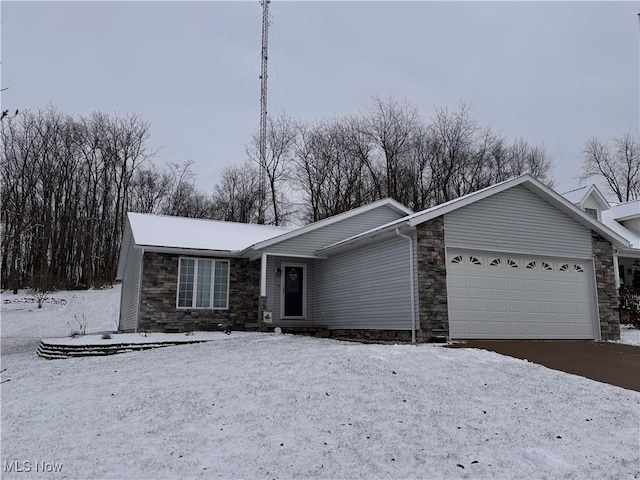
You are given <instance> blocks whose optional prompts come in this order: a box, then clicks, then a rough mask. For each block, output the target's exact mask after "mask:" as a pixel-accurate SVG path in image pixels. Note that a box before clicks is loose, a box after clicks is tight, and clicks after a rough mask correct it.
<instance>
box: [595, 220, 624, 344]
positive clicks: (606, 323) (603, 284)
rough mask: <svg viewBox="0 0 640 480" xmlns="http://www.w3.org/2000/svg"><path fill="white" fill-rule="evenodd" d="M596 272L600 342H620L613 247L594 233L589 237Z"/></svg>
mask: <svg viewBox="0 0 640 480" xmlns="http://www.w3.org/2000/svg"><path fill="white" fill-rule="evenodd" d="M591 244H592V246H593V261H594V266H595V271H596V285H597V289H598V292H597V295H598V310H599V311H598V314H599V317H600V334H601V335H602V340H620V316H619V310H618V291H617V289H616V278H615V272H614V269H613V245H611V242H609V241H608V240H605V239H604V238H602V237H601V236H600V235H598V234H597V233H596V232H593V233H592V235H591Z"/></svg>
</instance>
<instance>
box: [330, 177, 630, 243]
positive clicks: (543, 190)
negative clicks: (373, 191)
mask: <svg viewBox="0 0 640 480" xmlns="http://www.w3.org/2000/svg"><path fill="white" fill-rule="evenodd" d="M517 185H523V186H524V187H526V188H528V189H529V190H531V191H532V192H533V193H535V194H536V195H538V196H539V197H541V198H542V199H543V200H546V201H547V202H548V203H550V204H551V205H553V206H554V207H556V208H558V209H559V210H560V211H562V212H564V213H566V214H568V215H569V216H570V217H572V218H573V219H574V220H576V221H577V222H578V223H580V224H582V225H583V226H585V227H587V228H589V229H591V230H593V231H595V232H598V233H599V234H600V235H602V236H603V237H605V238H607V239H608V240H610V241H612V242H613V243H615V244H617V245H620V246H625V247H626V246H628V245H629V241H628V240H627V239H626V238H624V237H622V236H621V235H619V234H618V233H616V232H614V231H613V230H611V229H610V228H608V227H607V226H605V225H603V224H601V223H600V222H598V221H597V220H594V219H593V218H592V217H590V216H589V215H587V214H586V213H585V212H583V211H582V210H580V209H579V208H578V207H576V206H575V205H574V204H573V203H571V202H570V201H569V200H567V199H566V198H564V197H563V196H561V195H560V194H559V193H556V192H555V191H554V190H552V189H550V188H549V187H547V186H546V185H544V184H543V183H541V182H540V181H539V180H536V179H535V178H533V177H532V176H531V175H528V174H527V175H523V176H521V177H517V178H512V179H510V180H506V181H503V182H500V183H497V184H495V185H491V186H489V187H486V188H483V189H481V190H478V191H476V192H472V193H470V194H468V195H465V196H462V197H459V198H456V199H454V200H450V201H448V202H445V203H442V204H440V205H436V206H435V207H431V208H428V209H426V210H422V211H420V212H417V213H414V214H412V215H408V216H406V217H404V218H401V219H399V220H396V221H394V222H390V223H388V224H386V225H382V226H380V227H377V228H374V229H372V230H369V231H367V232H364V233H362V234H359V235H355V236H353V237H351V238H347V239H345V240H342V241H340V242H336V243H334V244H332V245H329V246H327V247H325V248H323V249H320V250H319V251H318V253H319V254H326V253H328V252H330V251H333V250H337V249H339V248H342V247H344V246H346V245H352V244H355V243H357V242H358V241H360V240H361V239H364V238H366V237H370V236H374V235H377V234H379V233H381V232H383V231H388V230H393V229H395V228H402V227H405V226H408V227H415V226H416V225H418V224H420V223H424V222H426V221H429V220H431V219H433V218H436V217H440V216H442V215H445V214H447V213H450V212H453V211H455V210H457V209H460V208H464V207H465V206H467V205H471V204H473V203H475V202H478V201H480V200H482V199H484V198H488V197H490V196H492V195H495V194H497V193H500V192H503V191H505V190H508V189H510V188H513V187H515V186H517Z"/></svg>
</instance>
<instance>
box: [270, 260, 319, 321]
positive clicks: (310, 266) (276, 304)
mask: <svg viewBox="0 0 640 480" xmlns="http://www.w3.org/2000/svg"><path fill="white" fill-rule="evenodd" d="M283 263H297V264H304V265H306V274H307V298H306V302H307V317H306V318H305V319H304V320H303V319H285V320H280V313H281V307H282V295H281V293H282V292H281V288H282V286H281V279H280V277H279V276H278V275H277V274H276V269H277V268H282V264H283ZM314 264H315V261H314V260H309V259H305V258H291V257H289V258H288V257H272V256H268V257H267V292H266V293H267V307H266V310H267V311H270V312H271V313H272V314H273V321H274V322H278V323H280V324H286V323H287V322H289V323H295V324H300V323H303V322H304V321H308V322H311V320H312V307H313V295H314V291H313V288H314V279H313V272H314Z"/></svg>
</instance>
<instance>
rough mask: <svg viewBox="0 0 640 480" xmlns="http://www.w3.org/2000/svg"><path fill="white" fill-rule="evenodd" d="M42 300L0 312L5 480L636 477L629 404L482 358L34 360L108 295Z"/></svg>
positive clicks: (293, 348) (273, 354)
mask: <svg viewBox="0 0 640 480" xmlns="http://www.w3.org/2000/svg"><path fill="white" fill-rule="evenodd" d="M12 298H13V296H11V295H6V296H4V295H3V300H5V299H8V300H11V299H12ZM56 298H57V299H65V300H67V302H66V304H65V305H62V302H59V303H49V304H47V305H46V306H45V309H44V310H38V309H36V308H35V306H34V305H29V304H23V303H10V304H3V305H2V325H1V333H2V357H1V359H2V369H6V370H4V371H3V372H2V374H1V379H2V381H3V382H4V383H2V385H1V387H2V389H1V401H2V412H1V414H2V425H1V426H2V455H1V460H2V465H1V468H2V476H3V478H30V477H36V478H123V479H125V478H136V479H139V478H294V477H296V478H501V479H502V478H575V479H583V478H599V479H604V478H610V479H627V478H628V479H632V478H640V434H639V432H640V393H637V392H633V391H629V390H624V389H621V388H618V387H613V386H610V385H605V384H602V383H598V382H594V381H591V380H588V379H585V378H582V377H578V376H573V375H569V374H565V373H562V372H557V371H554V370H550V369H547V368H545V367H542V366H539V365H536V364H532V363H529V362H526V361H523V360H518V359H514V358H509V357H504V356H501V355H498V354H495V353H492V352H487V351H483V350H472V349H447V348H442V347H437V346H431V345H419V346H411V345H361V344H355V343H343V342H337V341H333V340H328V339H316V338H307V337H301V336H290V335H277V334H262V335H250V336H237V337H236V338H228V337H227V338H226V339H225V340H224V341H215V340H214V341H209V342H206V343H200V344H192V345H180V346H175V347H167V348H162V349H156V350H150V351H145V352H132V353H126V354H121V355H114V356H107V357H96V358H93V357H92V358H71V359H67V360H54V361H48V360H44V359H41V358H39V357H37V356H36V354H35V349H36V347H37V339H38V338H42V337H55V336H65V335H68V334H69V331H70V327H69V325H67V322H69V323H70V324H71V325H73V324H74V315H76V317H79V316H81V315H82V314H84V315H85V318H86V319H87V324H88V331H89V332H101V331H106V330H111V329H113V327H114V321H115V312H116V311H117V307H118V300H119V291H118V289H117V288H114V289H110V290H105V291H88V292H62V293H60V294H57V295H56ZM23 462H29V463H28V464H25V463H23ZM37 462H41V463H37ZM55 464H57V466H58V467H59V466H60V465H61V471H59V472H58V473H48V474H46V475H45V474H43V473H39V472H37V471H36V470H37V469H38V468H40V469H43V468H44V469H48V470H54V469H55V468H56V465H55ZM27 468H28V469H30V470H31V472H26V471H24V470H26V469H27ZM8 470H12V471H8ZM20 470H23V471H22V472H20Z"/></svg>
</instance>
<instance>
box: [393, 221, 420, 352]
mask: <svg viewBox="0 0 640 480" xmlns="http://www.w3.org/2000/svg"><path fill="white" fill-rule="evenodd" d="M396 235H398V236H399V237H403V238H406V239H407V240H409V275H410V278H409V280H410V282H411V343H416V291H415V286H414V280H413V273H414V271H413V238H411V237H410V236H408V235H404V234H403V233H400V229H399V228H396Z"/></svg>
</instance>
